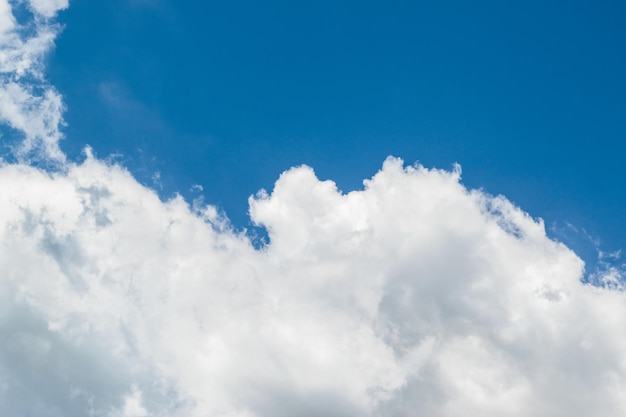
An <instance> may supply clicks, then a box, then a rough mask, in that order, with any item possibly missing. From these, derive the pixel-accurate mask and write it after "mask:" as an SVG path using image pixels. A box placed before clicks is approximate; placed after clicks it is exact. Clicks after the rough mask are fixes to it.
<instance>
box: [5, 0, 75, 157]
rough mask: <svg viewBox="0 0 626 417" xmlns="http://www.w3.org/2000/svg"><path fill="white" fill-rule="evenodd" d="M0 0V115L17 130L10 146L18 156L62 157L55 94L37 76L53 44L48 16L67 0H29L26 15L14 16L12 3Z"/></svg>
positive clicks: (59, 105)
mask: <svg viewBox="0 0 626 417" xmlns="http://www.w3.org/2000/svg"><path fill="white" fill-rule="evenodd" d="M18 3H19V2H10V1H9V0H0V121H1V122H4V123H6V124H8V125H9V126H11V127H12V128H14V129H16V130H18V131H19V132H21V133H22V135H23V137H24V140H23V142H22V143H21V144H20V146H19V147H18V148H17V149H16V155H17V156H18V157H19V158H20V159H25V158H27V157H28V156H29V155H30V154H33V153H35V154H40V156H43V157H44V158H46V159H52V160H57V161H63V160H64V159H65V156H64V155H63V153H62V152H61V151H60V150H59V140H61V138H62V134H61V132H60V130H59V128H60V125H61V124H62V123H63V117H62V116H63V110H64V106H63V103H62V99H61V95H60V94H59V93H58V92H57V91H56V90H55V89H54V87H52V86H50V85H49V84H48V83H47V82H46V81H45V78H44V76H43V66H44V58H45V56H46V54H48V53H49V52H50V51H51V50H52V48H53V47H54V39H55V37H56V35H57V34H58V32H59V26H58V25H56V24H55V23H54V22H53V18H54V17H55V15H56V14H57V12H58V11H59V10H62V9H64V8H66V7H67V6H68V2H67V0H29V1H28V2H26V5H27V7H28V8H29V9H30V10H31V12H32V16H31V18H30V19H29V20H28V21H26V22H19V23H18V22H17V20H16V18H15V16H14V13H13V7H12V6H14V5H17V4H18Z"/></svg>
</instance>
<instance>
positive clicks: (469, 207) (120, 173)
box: [0, 157, 626, 417]
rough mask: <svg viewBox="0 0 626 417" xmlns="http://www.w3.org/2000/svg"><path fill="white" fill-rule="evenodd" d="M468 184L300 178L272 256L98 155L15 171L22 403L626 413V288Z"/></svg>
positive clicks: (416, 170)
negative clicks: (346, 188)
mask: <svg viewBox="0 0 626 417" xmlns="http://www.w3.org/2000/svg"><path fill="white" fill-rule="evenodd" d="M459 175H460V174H459V172H458V171H453V172H446V171H439V170H428V169H425V168H422V167H408V168H404V167H403V166H402V163H401V161H399V160H395V159H389V160H387V161H386V162H385V164H384V166H383V169H382V170H381V171H380V172H379V173H378V174H376V175H375V176H374V177H373V178H372V179H370V180H368V181H366V182H365V189H364V190H363V191H355V192H351V193H348V194H342V193H340V192H338V191H337V189H336V187H335V185H334V183H332V182H330V181H320V180H318V179H317V178H316V176H315V174H314V173H313V171H312V170H311V169H310V168H307V167H299V168H294V169H291V170H289V171H287V172H285V173H284V174H283V175H282V176H281V177H280V179H279V180H278V181H277V183H276V185H275V188H274V190H273V191H272V193H271V194H268V193H260V194H259V195H258V196H257V197H256V198H252V199H251V201H250V204H251V206H250V212H251V216H252V218H253V220H254V221H256V222H258V223H259V224H262V225H264V226H265V227H267V228H268V230H269V235H270V239H271V243H270V244H269V245H268V246H267V247H265V248H263V249H262V250H255V249H254V248H253V247H252V245H251V244H250V242H249V241H248V239H247V238H246V237H245V236H243V235H240V234H238V233H235V232H232V231H230V230H229V229H228V228H225V227H224V220H223V219H221V218H220V217H219V215H217V214H216V213H217V211H216V210H215V209H214V208H213V207H210V206H208V207H199V206H197V205H196V206H195V208H190V207H189V206H188V204H187V203H186V202H185V201H183V200H182V199H181V198H175V199H173V200H171V201H167V202H162V201H160V200H159V198H158V197H157V195H156V194H155V193H154V192H153V191H152V190H150V189H147V188H145V187H143V186H142V185H140V184H139V183H137V181H135V180H134V179H133V177H132V176H131V175H130V174H129V173H127V172H126V171H124V170H123V169H121V168H120V167H117V166H109V165H106V164H104V163H103V162H100V161H98V160H95V159H94V158H93V157H89V158H88V159H87V160H86V161H85V162H84V163H83V164H80V165H69V166H68V169H67V172H66V173H53V174H50V173H45V172H42V171H40V170H37V169H35V168H31V167H28V166H24V165H5V166H3V167H2V168H0V194H1V195H2V196H3V198H2V199H1V200H0V230H1V231H2V234H1V235H0V236H1V237H0V244H1V245H2V248H1V250H0V271H2V274H1V276H0V280H1V282H0V288H1V289H2V291H1V293H0V298H2V300H0V306H1V307H0V333H1V334H2V340H3V341H4V342H3V343H2V345H1V347H0V414H2V415H42V416H53V417H56V416H86V415H91V416H109V417H110V416H128V417H130V416H192V417H194V416H203V417H204V416H246V417H250V416H257V417H261V416H263V417H265V416H272V417H281V416H310V415H324V416H354V415H363V416H413V415H429V416H461V415H462V416H466V415H481V416H487V417H489V416H527V415H531V414H532V415H535V416H568V417H569V416H587V415H603V416H609V417H610V416H621V415H622V413H623V410H624V409H626V396H624V394H623V393H624V392H626V378H625V377H626V369H625V366H626V362H625V361H624V359H623V352H624V349H625V348H626V330H624V329H626V326H625V323H624V317H626V306H625V297H624V293H623V292H622V291H619V290H616V289H610V288H599V287H593V286H590V285H584V284H581V282H580V278H581V276H582V272H583V263H582V261H581V260H580V259H579V258H578V257H577V256H576V255H575V254H574V253H573V252H572V251H570V250H569V249H568V248H567V247H565V246H564V245H562V244H560V243H557V242H554V241H552V240H550V239H549V238H547V237H546V235H545V231H544V226H543V223H542V222H541V221H540V220H535V219H532V218H530V217H529V216H528V215H527V214H525V213H524V212H522V211H521V210H520V209H518V208H516V207H514V206H512V205H511V204H510V203H509V202H508V201H507V200H506V199H504V198H502V197H491V196H488V195H486V194H484V193H482V192H480V191H470V190H467V189H465V188H464V187H463V186H462V185H461V184H460V183H459Z"/></svg>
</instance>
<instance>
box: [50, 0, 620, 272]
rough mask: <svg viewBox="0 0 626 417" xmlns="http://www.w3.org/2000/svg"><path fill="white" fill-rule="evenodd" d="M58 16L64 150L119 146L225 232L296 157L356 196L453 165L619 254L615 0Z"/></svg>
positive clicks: (87, 8) (561, 228) (165, 1)
mask: <svg viewBox="0 0 626 417" xmlns="http://www.w3.org/2000/svg"><path fill="white" fill-rule="evenodd" d="M60 20H61V22H62V23H64V24H65V25H66V28H65V30H64V32H63V34H62V35H61V37H60V39H59V41H58V44H57V49H56V52H55V54H54V55H53V56H51V57H50V63H49V78H50V80H51V82H52V83H53V84H55V85H56V86H57V88H58V89H59V90H60V91H61V92H62V93H63V94H64V96H65V100H66V103H67V106H68V111H67V114H66V120H67V122H68V126H67V127H66V128H65V132H66V135H67V139H66V140H65V141H64V142H63V144H62V148H63V149H64V150H65V151H66V152H67V153H68V154H70V155H71V156H72V157H74V158H77V159H78V158H80V152H81V149H82V147H83V146H84V145H85V144H90V145H92V146H93V148H94V150H95V152H96V154H97V155H98V156H100V157H105V156H107V155H109V154H111V153H119V154H121V155H122V156H120V157H118V158H119V160H120V161H121V162H123V163H124V164H126V165H127V166H128V167H129V168H130V169H131V170H132V171H133V172H134V174H135V175H137V176H138V177H139V178H140V179H141V180H142V181H144V182H146V183H147V184H150V185H153V186H155V187H156V189H158V190H159V191H160V192H161V193H162V195H163V196H164V197H167V196H168V195H171V194H172V193H174V192H176V191H179V192H181V193H182V194H183V195H186V196H188V197H193V196H196V195H197V192H192V191H189V189H190V187H191V186H192V185H193V184H201V185H202V186H203V187H204V196H205V200H206V201H207V202H209V203H213V204H217V205H219V206H220V207H222V208H223V209H224V210H225V211H226V213H227V215H228V216H229V217H230V218H231V220H232V221H233V223H234V224H235V225H236V226H237V227H249V226H250V225H249V220H248V218H247V214H246V211H247V198H248V196H249V195H251V194H253V193H255V192H256V191H257V190H258V189H259V188H261V187H265V188H268V189H270V188H271V186H272V184H273V182H274V181H275V180H276V178H277V177H278V175H279V174H280V172H282V171H283V170H285V169H287V168H289V167H291V166H294V165H298V164H303V163H304V164H308V165H311V166H313V167H314V168H315V169H316V171H317V173H318V176H320V177H321V178H323V179H327V178H330V179H333V180H335V181H336V182H337V184H338V186H339V187H340V188H341V189H342V190H344V191H349V190H352V189H356V188H360V187H361V186H362V185H361V180H362V179H363V178H366V177H370V176H371V175H373V174H374V173H375V172H376V171H377V170H378V169H379V167H380V165H381V163H382V161H383V160H384V159H385V157H386V156H387V155H395V156H399V157H402V158H403V159H404V160H405V161H407V162H408V163H413V162H415V161H419V162H421V163H422V164H424V165H426V166H428V167H432V166H436V167H442V168H450V167H451V166H452V164H453V163H454V162H459V163H460V164H461V165H462V166H463V172H464V175H463V177H464V182H465V184H467V185H468V186H470V187H483V188H484V189H486V190H487V191H488V192H490V193H492V194H504V195H506V196H507V197H508V198H510V199H511V200H513V201H514V202H515V203H516V204H519V205H520V206H521V207H522V208H524V209H525V210H527V211H529V212H530V213H531V215H533V216H540V217H543V218H544V219H545V221H546V225H547V226H548V228H550V229H551V231H550V233H551V234H552V235H553V236H555V237H557V238H559V239H561V240H564V241H566V242H567V243H568V244H569V245H571V246H572V247H573V248H574V249H576V250H577V251H578V252H579V253H580V254H581V255H582V256H583V257H586V258H587V260H589V261H591V260H592V258H594V257H595V254H594V253H593V250H592V245H591V243H590V241H589V239H588V238H587V237H586V235H585V232H583V231H582V230H583V229H584V230H585V231H586V233H588V234H589V235H590V236H591V237H592V238H599V239H600V240H601V241H602V242H601V246H602V248H603V249H604V250H607V251H609V250H616V249H619V248H626V236H625V235H624V225H626V212H625V210H624V207H625V203H626V192H625V190H626V175H625V174H624V167H623V159H624V156H623V155H624V151H625V148H626V147H625V146H624V141H625V139H626V3H624V2H623V1H602V0H600V1H576V0H572V1H567V2H566V1H549V0H542V1H519V2H509V1H479V2H466V1H438V2H421V1H385V2H369V1H339V0H332V1H326V0H321V1H312V2H304V1H294V0H290V1H265V2H257V1H236V0H235V1H220V2H214V1H197V0H89V1H80V0H74V1H73V3H72V5H71V7H70V9H69V10H68V11H66V12H64V13H62V14H61V16H60ZM156 171H159V172H160V179H159V180H158V181H156V180H155V181H153V179H152V178H153V174H154V173H155V172H156ZM568 224H571V225H573V226H574V227H575V228H576V229H578V231H574V229H572V228H570V227H569V226H568Z"/></svg>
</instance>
